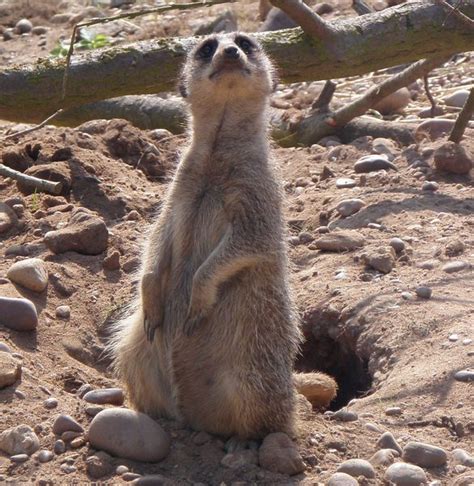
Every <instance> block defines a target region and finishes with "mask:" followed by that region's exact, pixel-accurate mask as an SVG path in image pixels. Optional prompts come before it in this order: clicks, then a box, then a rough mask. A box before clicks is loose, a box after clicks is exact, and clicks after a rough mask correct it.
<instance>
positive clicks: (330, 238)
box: [313, 230, 365, 252]
mask: <svg viewBox="0 0 474 486" xmlns="http://www.w3.org/2000/svg"><path fill="white" fill-rule="evenodd" d="M364 244H365V238H364V236H362V235H361V234H360V233H358V232H357V231H352V230H344V231H334V232H332V233H327V234H324V235H323V236H321V237H320V238H318V239H317V240H315V241H314V242H313V245H314V246H315V247H316V248H317V249H319V250H325V251H335V252H340V251H352V250H355V249H357V248H360V247H362V246H364Z"/></svg>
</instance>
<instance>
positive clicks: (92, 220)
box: [44, 210, 109, 255]
mask: <svg viewBox="0 0 474 486" xmlns="http://www.w3.org/2000/svg"><path fill="white" fill-rule="evenodd" d="M108 239H109V232H108V230H107V226H106V225H105V223H104V221H103V219H102V218H99V217H98V216H95V215H93V214H91V213H89V212H87V211H78V210H76V211H73V213H72V216H71V219H70V220H69V224H68V225H67V226H66V227H65V228H62V229H59V230H56V231H49V232H48V233H46V234H45V235H44V242H45V244H46V246H47V247H48V248H49V249H50V250H51V251H52V252H54V253H64V252H66V251H77V252H78V253H83V254H84V255H99V254H100V253H102V252H104V251H105V250H106V249H107V244H108Z"/></svg>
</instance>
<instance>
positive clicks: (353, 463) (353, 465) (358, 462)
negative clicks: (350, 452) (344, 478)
mask: <svg viewBox="0 0 474 486" xmlns="http://www.w3.org/2000/svg"><path fill="white" fill-rule="evenodd" d="M337 472H343V473H346V474H349V475H350V476H353V477H356V478H357V477H359V476H364V477H366V478H368V479H372V478H375V469H374V467H373V466H372V464H370V462H369V461H365V460H364V459H349V460H347V461H344V462H343V463H342V464H341V465H340V466H339V467H338V468H337Z"/></svg>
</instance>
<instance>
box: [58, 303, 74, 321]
mask: <svg viewBox="0 0 474 486" xmlns="http://www.w3.org/2000/svg"><path fill="white" fill-rule="evenodd" d="M56 317H59V318H60V319H69V318H70V317H71V308H70V307H69V306H68V305H60V306H59V307H56Z"/></svg>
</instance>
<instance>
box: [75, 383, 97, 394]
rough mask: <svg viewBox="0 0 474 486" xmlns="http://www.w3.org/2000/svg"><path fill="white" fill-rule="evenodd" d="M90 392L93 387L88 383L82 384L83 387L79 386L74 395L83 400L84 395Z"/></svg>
mask: <svg viewBox="0 0 474 486" xmlns="http://www.w3.org/2000/svg"><path fill="white" fill-rule="evenodd" d="M91 390H93V387H92V385H91V384H89V383H84V384H83V385H81V386H80V387H79V388H78V389H77V391H76V395H77V396H78V397H79V398H83V397H84V395H85V394H86V393H87V392H90V391H91Z"/></svg>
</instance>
